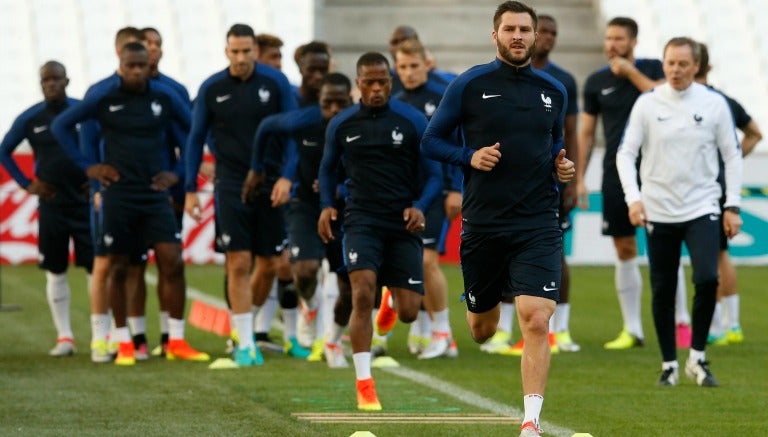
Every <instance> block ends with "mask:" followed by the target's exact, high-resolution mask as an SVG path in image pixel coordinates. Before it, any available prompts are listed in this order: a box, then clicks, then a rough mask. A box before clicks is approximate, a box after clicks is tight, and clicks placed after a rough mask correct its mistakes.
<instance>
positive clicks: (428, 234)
mask: <svg viewBox="0 0 768 437" xmlns="http://www.w3.org/2000/svg"><path fill="white" fill-rule="evenodd" d="M395 71H397V74H398V76H399V77H400V80H401V82H402V84H403V91H401V92H399V93H397V94H396V95H395V98H396V99H398V100H401V101H403V102H405V103H408V104H410V105H412V106H413V107H415V108H416V109H418V110H420V111H421V112H422V113H423V114H424V115H425V116H426V117H427V119H429V118H431V117H432V114H434V112H435V109H437V105H439V104H440V100H441V99H442V98H443V93H444V92H445V85H444V84H442V83H438V82H436V81H435V80H432V79H429V77H428V73H429V65H428V63H427V55H426V51H425V49H424V46H422V45H421V43H420V42H419V41H418V40H416V39H408V40H406V41H404V42H402V43H400V45H399V46H398V47H397V50H396V52H395ZM459 171H460V169H459V168H458V167H456V166H453V165H448V164H443V165H442V168H441V172H442V176H443V188H442V192H441V195H440V196H438V198H437V200H435V201H434V202H432V204H431V205H430V206H429V208H428V209H427V211H425V212H424V215H425V217H426V225H427V226H426V228H425V229H424V233H423V234H422V236H421V238H422V241H423V243H424V291H425V294H424V296H425V298H424V306H425V307H426V308H427V310H428V311H429V313H431V317H432V318H433V319H434V320H432V323H431V326H432V332H431V333H430V334H429V337H428V338H431V340H430V341H429V343H428V345H427V346H426V347H425V348H424V349H423V350H421V351H420V353H419V354H418V357H419V358H420V359H432V358H437V357H442V356H447V357H451V358H455V357H456V356H458V350H457V348H456V342H455V341H454V340H453V335H452V333H451V325H450V324H449V322H448V284H447V282H446V280H445V275H444V274H443V271H442V270H441V269H440V264H439V262H438V261H439V254H438V248H439V247H444V243H445V242H444V240H445V236H446V234H447V232H448V226H449V224H450V221H451V220H453V219H454V218H456V216H458V215H459V213H460V212H461V180H462V178H461V174H460V173H459ZM446 219H447V220H448V221H446ZM421 317H427V318H429V317H430V314H427V313H426V311H419V318H421ZM422 323H423V322H422ZM419 324H420V323H419V319H418V318H417V320H416V322H414V323H412V324H411V330H412V331H413V328H414V326H415V325H419ZM410 337H411V336H410V335H409V341H410ZM409 347H411V345H410V343H409Z"/></svg>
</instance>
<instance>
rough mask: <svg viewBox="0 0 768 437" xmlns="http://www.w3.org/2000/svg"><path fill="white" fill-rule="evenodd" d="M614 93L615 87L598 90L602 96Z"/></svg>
mask: <svg viewBox="0 0 768 437" xmlns="http://www.w3.org/2000/svg"><path fill="white" fill-rule="evenodd" d="M614 91H616V87H615V86H612V87H610V88H603V89H601V90H600V94H602V95H604V96H607V95H608V94H610V93H612V92H614Z"/></svg>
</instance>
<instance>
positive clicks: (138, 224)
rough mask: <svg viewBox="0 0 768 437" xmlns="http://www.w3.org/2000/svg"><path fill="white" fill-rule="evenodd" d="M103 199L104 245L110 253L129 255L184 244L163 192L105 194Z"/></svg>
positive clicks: (105, 250) (114, 192)
mask: <svg viewBox="0 0 768 437" xmlns="http://www.w3.org/2000/svg"><path fill="white" fill-rule="evenodd" d="M101 199H102V204H101V208H102V215H103V217H102V231H103V235H102V243H103V245H104V246H103V250H104V252H105V253H107V254H118V255H129V256H132V254H133V253H134V252H135V251H136V248H137V245H138V247H141V249H142V251H144V250H145V249H146V248H147V247H149V246H153V245H155V244H156V243H178V244H181V232H180V231H179V229H178V225H177V223H176V217H175V216H174V213H173V207H172V206H171V204H170V202H169V201H168V197H166V196H165V195H163V194H162V193H158V195H147V194H145V193H136V194H134V193H125V192H119V191H105V192H104V193H103V195H102V197H101Z"/></svg>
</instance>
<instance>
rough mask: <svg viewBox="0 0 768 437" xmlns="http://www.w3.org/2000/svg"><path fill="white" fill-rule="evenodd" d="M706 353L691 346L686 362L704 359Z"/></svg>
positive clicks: (696, 361) (705, 358)
mask: <svg viewBox="0 0 768 437" xmlns="http://www.w3.org/2000/svg"><path fill="white" fill-rule="evenodd" d="M706 360H707V355H706V352H704V351H697V350H696V349H694V348H691V351H690V355H688V362H690V363H698V362H699V361H706Z"/></svg>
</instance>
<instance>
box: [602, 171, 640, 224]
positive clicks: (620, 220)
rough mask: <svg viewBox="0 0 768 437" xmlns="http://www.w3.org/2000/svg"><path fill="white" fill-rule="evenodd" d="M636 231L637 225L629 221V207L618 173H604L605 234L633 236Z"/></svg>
mask: <svg viewBox="0 0 768 437" xmlns="http://www.w3.org/2000/svg"><path fill="white" fill-rule="evenodd" d="M635 233H636V229H635V227H634V226H633V225H632V223H630V222H629V208H628V207H627V203H626V201H625V200H624V190H623V189H622V188H621V181H620V180H619V177H618V174H616V175H615V177H614V176H611V175H609V174H605V175H603V235H609V236H611V237H631V236H634V235H635Z"/></svg>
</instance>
